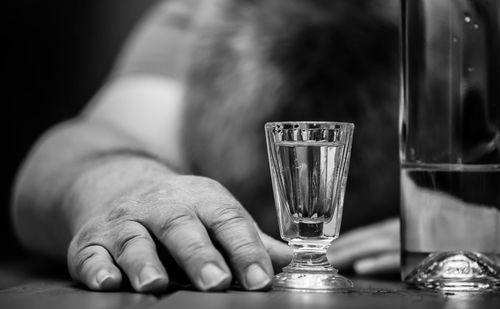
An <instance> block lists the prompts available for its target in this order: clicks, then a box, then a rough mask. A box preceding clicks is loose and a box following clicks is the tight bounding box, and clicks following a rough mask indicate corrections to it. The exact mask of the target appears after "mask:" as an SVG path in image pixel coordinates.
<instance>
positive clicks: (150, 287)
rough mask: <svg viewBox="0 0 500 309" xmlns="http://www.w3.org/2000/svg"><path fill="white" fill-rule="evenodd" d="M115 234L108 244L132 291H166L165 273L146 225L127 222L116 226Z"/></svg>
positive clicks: (167, 281) (166, 276) (167, 280)
mask: <svg viewBox="0 0 500 309" xmlns="http://www.w3.org/2000/svg"><path fill="white" fill-rule="evenodd" d="M114 233H115V235H117V238H116V240H115V241H114V242H113V243H112V244H110V245H109V247H110V248H111V249H110V252H111V254H112V255H113V257H114V258H115V261H116V262H117V264H118V265H119V266H120V267H121V268H122V270H123V271H124V272H125V274H127V276H128V278H129V281H130V284H131V285H132V287H133V288H134V290H136V291H137V292H143V293H152V292H160V291H164V290H166V289H167V287H168V283H169V279H168V275H167V272H166V271H165V268H164V267H163V265H162V263H161V261H160V259H159V258H158V254H157V252H156V245H155V243H154V241H153V239H152V238H151V236H150V235H149V232H148V231H147V230H146V228H145V227H144V226H143V225H141V224H140V223H138V222H134V221H127V222H125V223H123V224H121V225H120V226H118V227H116V228H115V229H114Z"/></svg>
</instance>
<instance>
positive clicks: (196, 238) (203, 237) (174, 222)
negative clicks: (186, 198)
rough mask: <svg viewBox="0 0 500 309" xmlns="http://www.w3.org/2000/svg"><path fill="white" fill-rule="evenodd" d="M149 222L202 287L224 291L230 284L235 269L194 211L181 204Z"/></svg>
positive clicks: (151, 227) (176, 258)
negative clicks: (228, 263)
mask: <svg viewBox="0 0 500 309" xmlns="http://www.w3.org/2000/svg"><path fill="white" fill-rule="evenodd" d="M149 224H150V226H149V228H150V229H151V230H152V231H153V232H154V233H155V235H156V236H157V237H158V239H159V240H160V241H161V242H162V243H163V244H164V245H165V246H166V248H167V249H168V251H169V252H170V254H171V255H172V257H173V258H174V259H175V260H176V262H177V263H178V264H179V265H180V266H181V267H182V268H183V269H184V271H185V272H186V273H187V275H188V277H189V278H190V280H191V282H192V283H193V284H194V285H195V286H196V287H197V288H198V289H200V290H204V291H206V290H223V289H226V288H228V287H229V284H230V283H231V271H230V269H229V267H228V266H227V264H226V262H225V261H224V258H223V256H222V255H221V253H220V252H219V251H217V250H216V249H215V247H214V246H213V244H212V242H211V240H210V237H209V236H208V233H207V231H206V229H205V227H204V226H203V225H202V223H201V222H200V221H199V220H198V218H197V217H196V214H195V213H194V212H192V211H190V210H189V209H188V208H184V207H178V208H176V209H175V213H171V214H170V215H169V216H166V217H156V218H152V219H151V221H150V223H149Z"/></svg>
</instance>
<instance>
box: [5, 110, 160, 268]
mask: <svg viewBox="0 0 500 309" xmlns="http://www.w3.org/2000/svg"><path fill="white" fill-rule="evenodd" d="M147 151H148V150H147V147H145V145H141V144H140V143H139V142H137V141H136V140H134V139H133V138H131V137H130V136H128V135H125V134H123V133H121V132H120V131H118V130H116V129H113V127H111V126H107V125H105V124H102V123H98V122H91V121H84V120H72V121H70V122H67V123H64V124H61V125H59V126H57V127H55V128H53V129H52V130H50V131H49V132H48V133H46V134H45V135H44V136H43V137H42V138H41V139H40V141H39V142H38V143H37V145H35V147H34V148H33V150H32V152H31V153H30V155H29V156H28V158H27V160H26V162H25V163H24V166H23V168H22V169H21V170H20V172H19V175H18V178H17V181H16V184H15V188H14V196H13V197H14V198H13V216H14V227H15V229H16V232H17V234H18V236H19V238H20V240H21V242H22V243H23V244H24V245H25V246H26V247H28V248H30V249H31V250H35V251H38V252H41V253H43V254H46V255H49V256H52V257H55V258H61V257H64V256H65V253H66V249H67V245H68V243H69V241H70V240H71V237H72V235H73V234H74V233H75V230H74V229H75V226H76V225H77V224H78V221H79V220H80V219H79V218H82V217H84V216H87V215H88V214H90V213H91V212H92V209H91V208H92V207H102V205H103V204H102V203H100V202H99V201H101V200H103V199H105V196H102V194H103V192H99V190H96V191H95V192H88V193H89V196H88V197H87V198H88V199H89V202H87V203H85V202H82V201H81V200H82V198H83V197H82V196H80V195H77V194H75V191H78V190H81V189H82V188H80V187H79V186H83V185H92V184H91V183H89V182H88V181H87V182H85V179H88V177H93V178H94V179H95V180H97V178H96V176H97V175H98V174H99V173H101V174H102V173H103V172H102V171H105V169H106V164H107V163H106V162H112V160H111V159H113V157H122V158H123V157H124V153H129V155H128V157H137V159H136V161H144V162H146V163H145V164H146V165H158V163H156V162H153V161H154V160H152V159H150V158H148V157H147V156H148V155H147V153H148V152H147ZM136 153H137V155H135V154H136ZM140 153H144V155H140ZM150 153H151V156H152V157H153V156H154V154H153V153H152V152H150ZM102 175H104V174H102ZM109 176H110V177H111V176H112V175H109ZM94 185H97V182H94ZM126 185H127V183H126V181H125V180H124V179H121V180H118V181H116V182H114V183H113V190H120V189H121V187H123V186H126ZM108 189H109V188H108ZM87 191H89V189H87ZM108 194H112V192H108Z"/></svg>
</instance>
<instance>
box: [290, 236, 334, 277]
mask: <svg viewBox="0 0 500 309" xmlns="http://www.w3.org/2000/svg"><path fill="white" fill-rule="evenodd" d="M288 244H289V245H290V247H292V248H293V258H292V261H291V262H290V264H289V265H288V266H286V267H285V268H283V271H284V272H311V271H313V272H327V273H332V272H333V273H337V270H336V269H335V268H333V267H332V265H331V264H330V262H329V261H328V258H327V256H326V251H327V249H328V247H329V246H330V242H329V241H328V242H324V241H320V242H304V241H299V242H297V241H290V242H289V243H288Z"/></svg>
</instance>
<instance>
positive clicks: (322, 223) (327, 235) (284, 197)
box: [265, 122, 354, 292]
mask: <svg viewBox="0 0 500 309" xmlns="http://www.w3.org/2000/svg"><path fill="white" fill-rule="evenodd" d="M353 130H354V125H353V124H352V123H341V122H272V123H267V124H266V125H265V131H266V140H267V149H268V155H269V165H270V170H271V179H272V185H273V192H274V199H275V204H276V211H277V214H278V223H279V228H280V233H281V238H282V239H283V240H285V241H287V242H288V245H289V246H290V247H292V248H293V259H292V261H291V263H290V264H289V265H288V266H286V267H285V268H283V272H282V273H280V274H278V275H276V276H275V277H274V279H273V288H274V289H285V290H298V291H316V292H328V291H334V290H338V289H346V288H351V287H352V286H353V284H352V282H351V281H350V280H349V279H347V278H345V277H343V276H341V275H339V274H338V271H337V270H336V269H335V268H333V267H332V265H331V264H330V263H329V261H328V259H327V256H326V251H327V249H328V247H329V246H330V244H331V243H332V241H333V240H334V239H336V238H337V237H338V236H339V230H340V222H341V219H342V206H343V202H344V193H345V188H346V182H347V174H348V170H349V159H350V153H351V144H352V135H353Z"/></svg>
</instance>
